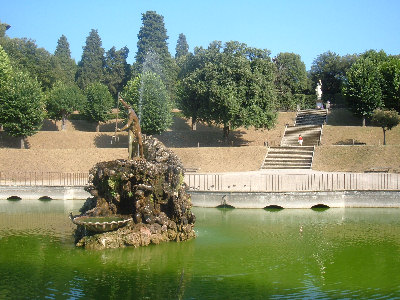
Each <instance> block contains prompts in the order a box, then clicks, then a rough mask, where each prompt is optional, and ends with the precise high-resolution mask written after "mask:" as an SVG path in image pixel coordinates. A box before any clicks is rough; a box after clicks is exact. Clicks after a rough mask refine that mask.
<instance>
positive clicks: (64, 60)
mask: <svg viewBox="0 0 400 300" xmlns="http://www.w3.org/2000/svg"><path fill="white" fill-rule="evenodd" d="M54 60H55V62H54V65H55V66H54V67H55V69H56V70H57V71H56V72H57V77H58V80H60V81H62V82H68V83H72V82H74V81H75V74H76V63H75V60H73V59H72V58H71V51H70V49H69V43H68V40H67V38H66V37H65V35H62V36H61V37H60V38H59V39H58V42H57V47H56V50H55V51H54Z"/></svg>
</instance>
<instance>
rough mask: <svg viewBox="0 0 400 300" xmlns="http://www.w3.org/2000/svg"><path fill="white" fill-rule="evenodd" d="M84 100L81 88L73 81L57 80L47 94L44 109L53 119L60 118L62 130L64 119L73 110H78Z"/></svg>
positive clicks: (64, 124)
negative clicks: (67, 82)
mask: <svg viewBox="0 0 400 300" xmlns="http://www.w3.org/2000/svg"><path fill="white" fill-rule="evenodd" d="M85 101H86V98H85V96H84V95H83V93H82V91H81V89H80V88H79V87H78V86H77V85H76V84H75V83H69V84H66V83H63V82H58V83H56V84H55V85H54V87H53V88H52V89H51V91H50V92H49V93H48V95H47V101H46V109H47V113H48V116H49V117H50V118H51V119H53V120H62V130H65V128H66V119H67V118H68V117H69V115H70V114H71V113H73V112H74V111H75V110H80V109H81V108H83V105H84V103H85Z"/></svg>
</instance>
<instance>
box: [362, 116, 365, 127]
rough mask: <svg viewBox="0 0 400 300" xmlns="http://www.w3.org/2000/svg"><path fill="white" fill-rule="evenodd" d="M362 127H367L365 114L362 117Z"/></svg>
mask: <svg viewBox="0 0 400 300" xmlns="http://www.w3.org/2000/svg"><path fill="white" fill-rule="evenodd" d="M362 127H365V116H363V117H362Z"/></svg>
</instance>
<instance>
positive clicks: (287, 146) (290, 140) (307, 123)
mask: <svg viewBox="0 0 400 300" xmlns="http://www.w3.org/2000/svg"><path fill="white" fill-rule="evenodd" d="M326 118H327V111H326V110H316V109H312V110H302V111H299V112H298V113H297V116H296V121H295V124H294V125H291V126H289V125H287V126H286V128H285V133H284V135H283V138H282V141H281V145H280V147H269V148H268V152H267V155H266V156H265V159H264V162H263V165H262V166H261V169H311V167H312V160H313V157H314V148H315V146H316V145H318V144H319V142H320V139H321V134H322V126H323V124H324V123H325V122H326ZM299 135H301V136H302V137H303V146H299V144H298V138H299Z"/></svg>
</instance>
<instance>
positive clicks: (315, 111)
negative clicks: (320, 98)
mask: <svg viewBox="0 0 400 300" xmlns="http://www.w3.org/2000/svg"><path fill="white" fill-rule="evenodd" d="M297 114H327V112H326V109H302V110H299V111H298V112H297Z"/></svg>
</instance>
